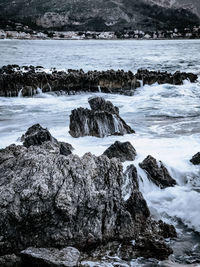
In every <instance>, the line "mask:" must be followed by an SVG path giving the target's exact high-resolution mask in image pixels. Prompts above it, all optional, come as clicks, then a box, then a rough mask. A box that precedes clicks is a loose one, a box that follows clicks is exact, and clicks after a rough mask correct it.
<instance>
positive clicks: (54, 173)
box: [0, 141, 168, 258]
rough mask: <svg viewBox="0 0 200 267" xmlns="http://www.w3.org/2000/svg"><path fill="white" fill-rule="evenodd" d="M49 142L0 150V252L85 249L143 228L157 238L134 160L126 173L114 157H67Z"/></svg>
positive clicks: (126, 237) (138, 232)
mask: <svg viewBox="0 0 200 267" xmlns="http://www.w3.org/2000/svg"><path fill="white" fill-rule="evenodd" d="M53 148H54V144H53V143H52V142H50V141H47V142H44V143H43V144H42V145H36V146H33V145H32V146H30V147H24V146H13V145H12V146H10V147H7V148H5V149H3V150H0V159H1V158H3V160H1V161H0V162H1V163H0V169H1V172H0V214H1V216H0V236H1V242H0V255H4V254H9V253H13V252H15V253H18V252H19V251H21V250H24V249H26V248H27V247H39V248H45V247H46V248H47V247H48V248H49V247H54V248H65V247H67V246H74V247H76V248H78V249H79V250H82V251H85V252H87V251H88V250H94V249H96V248H98V247H99V246H101V245H102V244H106V243H108V242H112V241H113V242H114V241H117V242H118V244H120V242H124V241H125V240H126V241H127V242H128V241H131V240H133V239H135V240H137V239H138V238H139V237H140V236H145V234H147V233H151V236H152V240H153V239H154V240H155V242H156V240H157V239H160V238H161V235H160V234H159V231H158V230H157V229H160V228H159V224H158V223H156V222H154V221H153V220H152V219H151V217H150V216H149V214H150V213H149V210H148V207H147V204H146V202H145V200H144V198H143V196H142V194H141V193H140V192H139V188H138V185H137V183H136V182H135V180H136V179H137V171H136V169H135V167H134V166H131V167H129V168H128V171H129V174H128V175H127V174H126V175H125V174H124V173H123V168H122V165H121V163H120V162H119V160H117V159H115V158H114V159H108V157H106V156H100V157H96V156H94V155H91V154H90V153H87V154H85V155H84V156H83V157H82V158H80V157H78V156H77V155H73V154H71V155H69V156H68V157H65V156H63V155H61V154H60V151H59V150H58V149H53ZM6 152H7V153H8V155H9V156H8V157H6V156H5V155H6ZM125 185H129V192H128V193H129V195H128V196H127V198H124V190H125ZM163 243H164V241H163ZM163 246H164V245H163ZM157 252H158V250H157ZM31 253H32V252H31ZM31 253H30V254H31ZM56 253H57V252H56ZM138 253H139V252H138ZM23 254H24V253H23ZM39 254H40V253H39ZM41 254H43V253H41ZM47 254H48V253H47ZM149 254H150V253H149ZM48 255H50V254H48ZM52 255H53V254H52ZM59 255H60V254H59ZM43 256H44V255H43ZM165 256H166V257H167V256H168V254H167V253H166V255H165ZM47 258H48V257H47Z"/></svg>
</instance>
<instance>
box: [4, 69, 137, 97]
mask: <svg viewBox="0 0 200 267" xmlns="http://www.w3.org/2000/svg"><path fill="white" fill-rule="evenodd" d="M139 86H140V83H139V81H137V79H136V78H135V75H134V74H133V73H132V72H131V71H129V72H125V71H123V70H118V71H114V70H107V71H88V72H84V71H83V70H67V71H66V72H65V71H57V70H55V69H54V70H52V72H51V73H46V72H45V71H44V69H43V68H42V67H39V66H38V67H33V66H30V67H26V66H24V67H22V68H20V67H19V66H17V65H8V66H4V67H2V68H1V69H0V96H18V95H19V94H20V95H21V96H32V95H34V94H37V93H38V88H40V89H41V90H42V91H43V92H50V91H54V92H55V91H56V92H57V91H63V92H64V93H66V94H78V93H80V92H99V91H101V92H105V93H119V94H131V95H132V94H133V92H134V90H135V88H137V87H139Z"/></svg>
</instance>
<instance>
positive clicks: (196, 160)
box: [190, 152, 200, 165]
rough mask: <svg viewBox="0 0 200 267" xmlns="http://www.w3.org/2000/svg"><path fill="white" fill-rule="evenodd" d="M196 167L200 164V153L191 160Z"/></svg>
mask: <svg viewBox="0 0 200 267" xmlns="http://www.w3.org/2000/svg"><path fill="white" fill-rule="evenodd" d="M190 162H192V163H193V164H194V165H199V164H200V152H198V153H196V154H195V155H194V156H193V157H192V158H191V160H190Z"/></svg>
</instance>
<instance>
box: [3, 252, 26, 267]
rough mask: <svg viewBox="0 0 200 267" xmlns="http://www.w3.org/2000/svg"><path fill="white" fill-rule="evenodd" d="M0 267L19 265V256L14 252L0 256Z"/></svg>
mask: <svg viewBox="0 0 200 267" xmlns="http://www.w3.org/2000/svg"><path fill="white" fill-rule="evenodd" d="M0 266H1V267H21V266H22V265H21V258H20V257H18V256H16V255H15V254H10V255H4V256H0Z"/></svg>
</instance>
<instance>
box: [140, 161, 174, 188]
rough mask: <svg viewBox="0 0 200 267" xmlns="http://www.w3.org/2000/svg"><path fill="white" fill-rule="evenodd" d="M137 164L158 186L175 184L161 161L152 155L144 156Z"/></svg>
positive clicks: (163, 186)
mask: <svg viewBox="0 0 200 267" xmlns="http://www.w3.org/2000/svg"><path fill="white" fill-rule="evenodd" d="M139 166H140V167H141V168H142V169H144V170H145V171H146V172H147V176H148V178H149V179H150V180H151V181H152V182H153V183H154V184H156V185H157V186H159V187H160V188H162V189H163V188H166V187H169V186H174V185H176V181H175V180H174V179H173V178H172V177H171V176H170V174H169V172H168V170H167V169H166V168H165V166H164V165H163V163H162V162H161V161H159V162H157V160H156V159H155V158H153V157H152V156H148V157H146V158H145V159H144V160H143V162H142V163H139Z"/></svg>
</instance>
